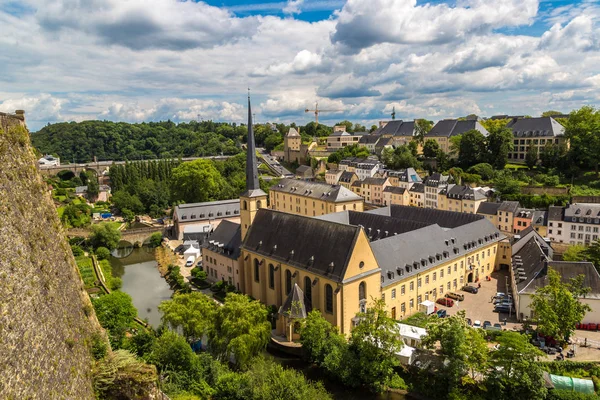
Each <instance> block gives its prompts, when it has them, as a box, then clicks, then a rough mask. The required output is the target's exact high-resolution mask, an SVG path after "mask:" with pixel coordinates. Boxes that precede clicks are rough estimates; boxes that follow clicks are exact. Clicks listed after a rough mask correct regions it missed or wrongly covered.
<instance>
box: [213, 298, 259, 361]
mask: <svg viewBox="0 0 600 400" xmlns="http://www.w3.org/2000/svg"><path fill="white" fill-rule="evenodd" d="M268 314H269V312H268V311H267V308H266V307H265V306H264V305H263V304H261V303H260V302H259V301H256V300H251V299H250V298H249V297H248V296H246V295H243V294H236V293H228V294H227V297H226V298H225V304H224V305H223V306H222V307H219V308H218V310H217V312H216V313H215V319H214V324H213V327H212V329H210V330H209V332H208V337H209V339H208V340H209V343H210V345H209V350H210V352H211V353H212V354H214V355H215V356H216V357H217V359H220V360H228V359H229V357H230V356H232V355H233V356H235V360H236V362H237V364H238V365H239V366H240V367H241V368H245V367H247V366H248V365H249V363H250V360H251V359H252V358H253V357H255V356H257V355H258V354H260V353H261V352H262V351H263V350H264V349H265V347H266V346H267V343H268V342H269V339H270V338H271V324H270V323H269V321H268V320H267V316H268Z"/></svg>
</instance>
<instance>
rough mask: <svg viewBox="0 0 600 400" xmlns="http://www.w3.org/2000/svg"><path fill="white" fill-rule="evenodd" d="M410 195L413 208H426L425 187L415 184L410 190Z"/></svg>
mask: <svg viewBox="0 0 600 400" xmlns="http://www.w3.org/2000/svg"><path fill="white" fill-rule="evenodd" d="M408 194H409V195H410V205H411V206H413V207H425V185H424V184H423V183H415V184H414V185H412V186H411V187H410V189H408Z"/></svg>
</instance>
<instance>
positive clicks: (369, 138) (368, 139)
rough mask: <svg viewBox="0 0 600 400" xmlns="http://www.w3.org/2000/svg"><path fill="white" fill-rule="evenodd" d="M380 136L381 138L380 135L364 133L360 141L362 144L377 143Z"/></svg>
mask: <svg viewBox="0 0 600 400" xmlns="http://www.w3.org/2000/svg"><path fill="white" fill-rule="evenodd" d="M379 138H381V136H380V135H373V134H370V135H364V136H363V137H361V138H360V140H359V141H358V143H360V144H375V143H377V141H378V140H379Z"/></svg>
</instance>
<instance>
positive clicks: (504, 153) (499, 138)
mask: <svg viewBox="0 0 600 400" xmlns="http://www.w3.org/2000/svg"><path fill="white" fill-rule="evenodd" d="M488 131H489V133H490V134H489V136H488V137H487V143H488V151H489V154H490V157H491V158H490V163H491V164H492V165H493V166H494V168H496V169H504V166H505V165H506V163H507V162H508V153H510V152H511V151H512V150H513V147H514V146H513V140H514V138H513V133H512V130H511V129H510V128H506V127H503V128H499V129H498V128H494V129H492V130H488Z"/></svg>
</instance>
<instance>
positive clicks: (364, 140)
mask: <svg viewBox="0 0 600 400" xmlns="http://www.w3.org/2000/svg"><path fill="white" fill-rule="evenodd" d="M380 138H381V135H374V134H370V135H364V136H362V137H361V138H360V139H359V141H358V144H359V145H360V146H363V147H366V148H367V149H368V150H369V152H370V153H371V154H375V145H377V142H378V141H379V139H380Z"/></svg>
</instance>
